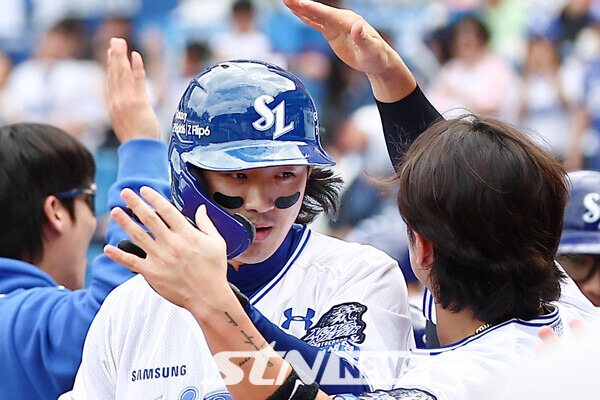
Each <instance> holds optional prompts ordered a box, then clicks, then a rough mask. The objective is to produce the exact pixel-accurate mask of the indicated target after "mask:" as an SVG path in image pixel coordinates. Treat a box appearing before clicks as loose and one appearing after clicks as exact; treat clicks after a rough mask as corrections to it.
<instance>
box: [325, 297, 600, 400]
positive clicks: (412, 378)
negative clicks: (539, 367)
mask: <svg viewBox="0 0 600 400" xmlns="http://www.w3.org/2000/svg"><path fill="white" fill-rule="evenodd" d="M548 308H549V309H551V312H550V313H549V314H546V315H543V316H541V317H538V318H535V319H533V320H528V321H523V320H519V319H512V320H509V321H506V322H504V323H501V324H498V325H496V326H492V327H490V328H488V329H486V330H484V331H483V332H482V333H480V334H477V335H474V336H470V337H467V338H465V339H463V340H461V341H460V342H458V343H456V344H453V345H450V346H445V347H440V348H432V349H414V350H413V351H411V354H410V356H409V357H408V358H407V362H406V368H405V374H404V375H403V376H402V377H400V378H399V379H398V381H397V382H396V384H395V389H393V390H391V391H384V392H378V393H373V394H364V395H361V396H354V395H340V396H335V397H334V399H339V400H342V399H345V400H350V399H361V400H366V399H380V400H388V399H389V400H392V399H410V400H465V399H485V398H490V397H492V396H493V394H494V391H496V390H498V389H501V388H502V386H505V385H510V384H511V378H514V375H513V374H514V371H515V370H516V369H517V368H518V367H520V366H523V365H533V362H534V361H535V360H536V348H537V346H538V345H540V344H541V343H542V341H541V339H540V338H539V336H538V331H539V329H540V328H541V327H542V326H550V327H551V328H552V329H553V330H554V332H555V333H556V334H557V335H559V336H562V335H563V332H564V331H565V330H568V323H569V322H570V321H571V320H573V319H580V320H584V321H586V322H589V323H592V324H594V323H596V322H597V321H598V319H599V316H598V313H597V312H593V313H591V314H588V313H587V312H585V311H584V312H581V311H580V310H579V309H577V308H576V307H573V306H571V305H568V304H563V303H560V302H553V303H551V304H550V305H548Z"/></svg>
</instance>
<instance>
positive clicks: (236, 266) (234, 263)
mask: <svg viewBox="0 0 600 400" xmlns="http://www.w3.org/2000/svg"><path fill="white" fill-rule="evenodd" d="M228 262H229V265H231V268H233V269H234V270H235V271H239V269H240V266H242V265H244V263H243V262H240V261H236V260H229V261H228Z"/></svg>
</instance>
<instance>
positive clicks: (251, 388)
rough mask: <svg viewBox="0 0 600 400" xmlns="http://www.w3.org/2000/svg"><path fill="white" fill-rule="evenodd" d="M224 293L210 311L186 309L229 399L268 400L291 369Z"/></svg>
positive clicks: (231, 296) (232, 297)
mask: <svg viewBox="0 0 600 400" xmlns="http://www.w3.org/2000/svg"><path fill="white" fill-rule="evenodd" d="M225 292H226V293H223V294H222V296H221V298H220V299H214V300H215V301H213V302H212V304H213V305H212V306H211V310H207V308H208V307H206V305H200V306H197V307H195V306H191V307H190V308H189V310H190V311H191V313H192V314H193V315H194V317H195V318H196V320H197V321H198V324H199V325H200V327H201V328H202V331H203V333H204V336H205V338H206V341H207V343H208V346H209V348H210V350H211V352H212V354H213V356H214V358H215V361H216V363H217V366H218V367H219V370H220V371H221V374H222V375H223V377H224V379H225V383H226V384H227V387H228V389H229V392H230V393H231V396H232V398H233V399H257V400H258V399H260V400H262V399H267V398H269V396H271V395H272V394H273V393H275V391H276V390H277V389H278V387H279V386H280V385H281V383H283V382H284V381H285V379H286V377H287V376H288V375H289V374H290V372H291V367H290V365H289V364H288V363H287V362H286V361H285V360H284V359H283V358H281V357H280V356H279V355H278V354H277V353H276V352H275V351H274V350H273V349H272V348H271V347H270V346H269V344H268V343H267V341H266V340H265V338H264V337H263V336H262V335H261V334H260V332H259V331H258V329H256V327H255V326H254V325H253V324H252V321H251V320H250V319H249V318H248V316H247V315H246V312H245V311H244V309H243V308H242V307H241V305H240V304H239V302H238V300H237V298H236V297H235V296H234V295H233V293H232V292H231V291H228V290H227V291H225ZM240 378H241V379H240ZM238 380H239V382H237V381H238Z"/></svg>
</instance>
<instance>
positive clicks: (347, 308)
mask: <svg viewBox="0 0 600 400" xmlns="http://www.w3.org/2000/svg"><path fill="white" fill-rule="evenodd" d="M366 311H367V306H365V305H362V304H360V303H342V304H338V305H335V306H333V307H331V309H330V310H329V311H327V312H326V313H325V314H324V315H323V316H322V317H321V318H320V319H319V321H318V322H317V323H316V324H315V325H314V326H312V327H311V328H310V329H309V330H308V331H307V332H306V335H304V336H303V337H302V338H301V339H302V340H303V341H305V342H306V343H308V344H310V345H311V346H314V347H321V348H328V349H330V350H332V351H335V350H338V349H339V348H340V346H344V347H352V345H351V344H350V343H352V344H358V343H362V342H364V341H365V334H364V330H365V327H366V326H367V324H366V323H365V322H364V321H363V315H364V313H365V312H366ZM342 350H347V351H351V350H352V349H350V348H348V349H342Z"/></svg>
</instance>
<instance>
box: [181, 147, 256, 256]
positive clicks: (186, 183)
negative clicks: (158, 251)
mask: <svg viewBox="0 0 600 400" xmlns="http://www.w3.org/2000/svg"><path fill="white" fill-rule="evenodd" d="M172 151H173V153H176V150H172ZM173 156H175V158H178V157H177V155H175V154H172V155H171V158H172V159H173ZM201 176H202V170H201V169H199V168H197V167H195V166H191V165H190V164H184V165H182V163H175V164H174V163H173V162H172V163H171V190H172V197H173V203H174V204H175V206H176V207H177V208H178V209H179V211H181V212H182V213H183V215H185V216H186V217H187V219H188V221H190V223H192V225H194V226H196V223H195V221H194V217H195V214H196V210H197V209H198V207H200V205H202V204H204V205H205V206H206V212H207V214H208V216H209V218H210V219H211V220H212V222H213V223H214V224H215V227H216V228H217V230H218V231H219V233H220V234H221V236H222V237H223V239H225V242H226V243H227V259H229V260H231V259H233V258H235V257H237V256H239V255H240V254H242V253H243V252H244V251H246V250H247V249H248V247H250V245H251V244H252V241H253V240H254V236H255V234H256V230H255V228H254V225H252V223H251V222H250V221H248V220H247V219H246V218H245V217H243V216H242V215H231V214H229V213H228V212H227V211H225V210H224V209H223V208H221V207H220V206H219V205H217V204H216V203H215V202H214V201H213V200H211V199H210V197H209V196H208V195H207V194H206V193H205V192H204V189H203V186H205V185H204V183H203V180H202V179H201Z"/></svg>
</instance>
